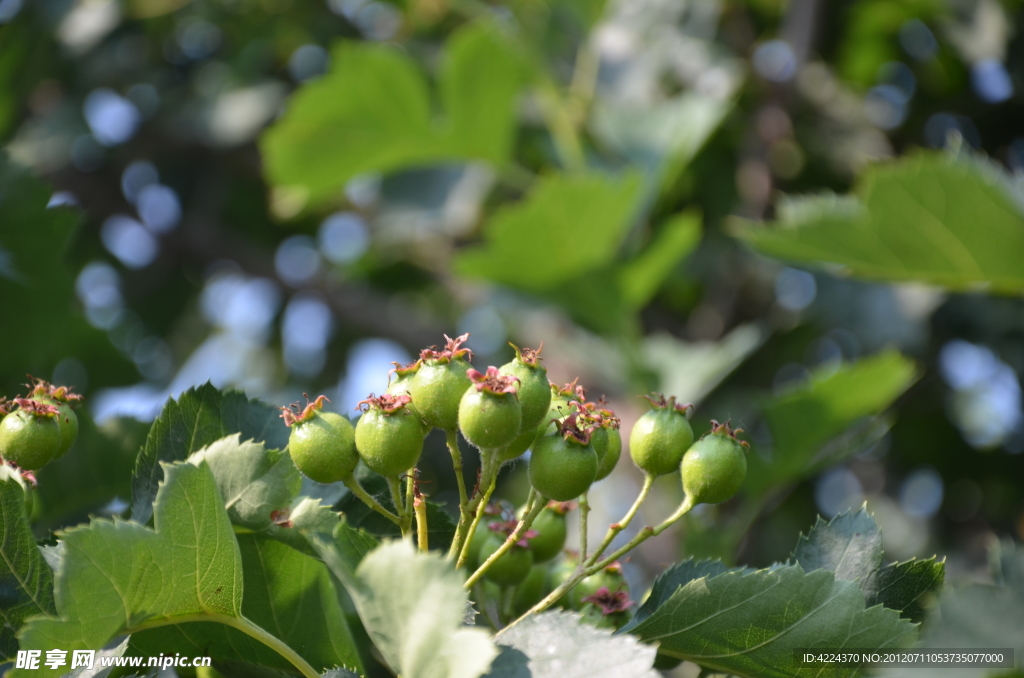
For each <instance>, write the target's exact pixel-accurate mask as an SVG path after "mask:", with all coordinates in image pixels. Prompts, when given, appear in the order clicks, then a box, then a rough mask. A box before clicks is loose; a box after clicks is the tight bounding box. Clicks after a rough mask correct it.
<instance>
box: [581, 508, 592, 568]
mask: <svg viewBox="0 0 1024 678" xmlns="http://www.w3.org/2000/svg"><path fill="white" fill-rule="evenodd" d="M589 514H590V502H588V501H587V493H586V492H584V493H583V494H581V495H580V561H581V562H586V560H587V516H588V515H589Z"/></svg>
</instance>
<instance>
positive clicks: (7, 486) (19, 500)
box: [0, 464, 57, 660]
mask: <svg viewBox="0 0 1024 678" xmlns="http://www.w3.org/2000/svg"><path fill="white" fill-rule="evenodd" d="M25 492H26V489H25V481H24V480H22V479H21V476H20V475H19V474H18V472H17V471H16V470H14V469H13V468H11V467H10V466H8V465H6V464H0V592H2V595H0V620H2V621H3V626H2V627H0V660H3V659H7V658H11V657H14V656H15V655H16V654H17V651H18V641H17V639H16V638H15V634H16V633H17V632H18V629H20V628H21V626H22V624H24V623H25V620H26V619H27V618H29V617H32V616H35V615H40V614H42V615H55V614H56V613H57V609H56V607H54V600H53V572H52V571H51V570H50V568H49V566H48V565H47V564H46V561H45V560H43V554H42V552H41V551H40V550H39V548H38V547H36V540H35V538H34V537H33V536H32V528H31V527H30V526H29V524H28V516H27V515H26V513H25Z"/></svg>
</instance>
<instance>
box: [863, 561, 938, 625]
mask: <svg viewBox="0 0 1024 678" xmlns="http://www.w3.org/2000/svg"><path fill="white" fill-rule="evenodd" d="M945 578H946V568H945V565H944V564H943V563H941V562H936V560H935V558H929V559H928V560H908V561H907V562H905V563H890V564H888V565H886V566H884V567H882V568H881V569H879V570H878V571H877V572H876V573H875V575H874V576H873V577H871V578H870V579H869V580H868V581H866V582H864V583H863V584H862V585H861V588H863V589H864V595H865V597H866V599H867V604H868V606H871V605H885V606H886V607H888V608H889V609H891V610H898V611H899V612H900V615H901V616H902V617H903V618H904V619H909V620H910V621H912V622H917V623H920V622H922V621H924V618H925V614H926V613H927V611H928V609H929V607H930V605H931V602H932V600H931V599H932V598H933V597H935V596H937V595H938V593H939V589H941V588H942V583H943V581H945Z"/></svg>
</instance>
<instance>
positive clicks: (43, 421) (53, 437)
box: [0, 398, 63, 471]
mask: <svg viewBox="0 0 1024 678" xmlns="http://www.w3.org/2000/svg"><path fill="white" fill-rule="evenodd" d="M14 402H15V403H17V405H18V409H17V410H15V411H14V412H11V413H10V414H8V415H7V416H5V417H4V418H3V419H0V457H3V459H4V460H5V461H9V462H11V463H13V464H17V465H18V467H19V468H22V469H24V470H26V471H36V470H38V469H41V468H42V467H43V466H45V465H46V464H48V463H49V462H50V461H52V460H53V459H54V458H55V457H56V456H57V455H58V454H59V453H60V450H61V445H62V444H63V440H62V438H61V431H60V426H59V425H58V423H57V416H58V414H59V412H58V410H57V408H56V407H55V406H54V405H49V404H47V403H42V402H39V401H36V400H30V399H28V398H16V399H15V401H14Z"/></svg>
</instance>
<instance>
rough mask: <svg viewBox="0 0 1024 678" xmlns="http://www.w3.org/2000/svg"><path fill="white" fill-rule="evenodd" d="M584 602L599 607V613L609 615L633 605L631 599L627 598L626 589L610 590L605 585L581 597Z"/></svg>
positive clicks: (623, 610)
mask: <svg viewBox="0 0 1024 678" xmlns="http://www.w3.org/2000/svg"><path fill="white" fill-rule="evenodd" d="M583 602H584V603H592V604H594V605H596V606H597V607H599V608H600V609H601V614H603V615H606V616H607V615H609V614H615V613H616V612H625V611H626V610H628V609H629V608H631V607H633V601H632V600H630V599H629V592H628V591H612V590H611V589H609V588H608V587H607V586H602V587H601V588H599V589H598V590H597V591H595V592H594V593H593V594H592V595H589V596H587V597H586V598H584V599H583Z"/></svg>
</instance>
